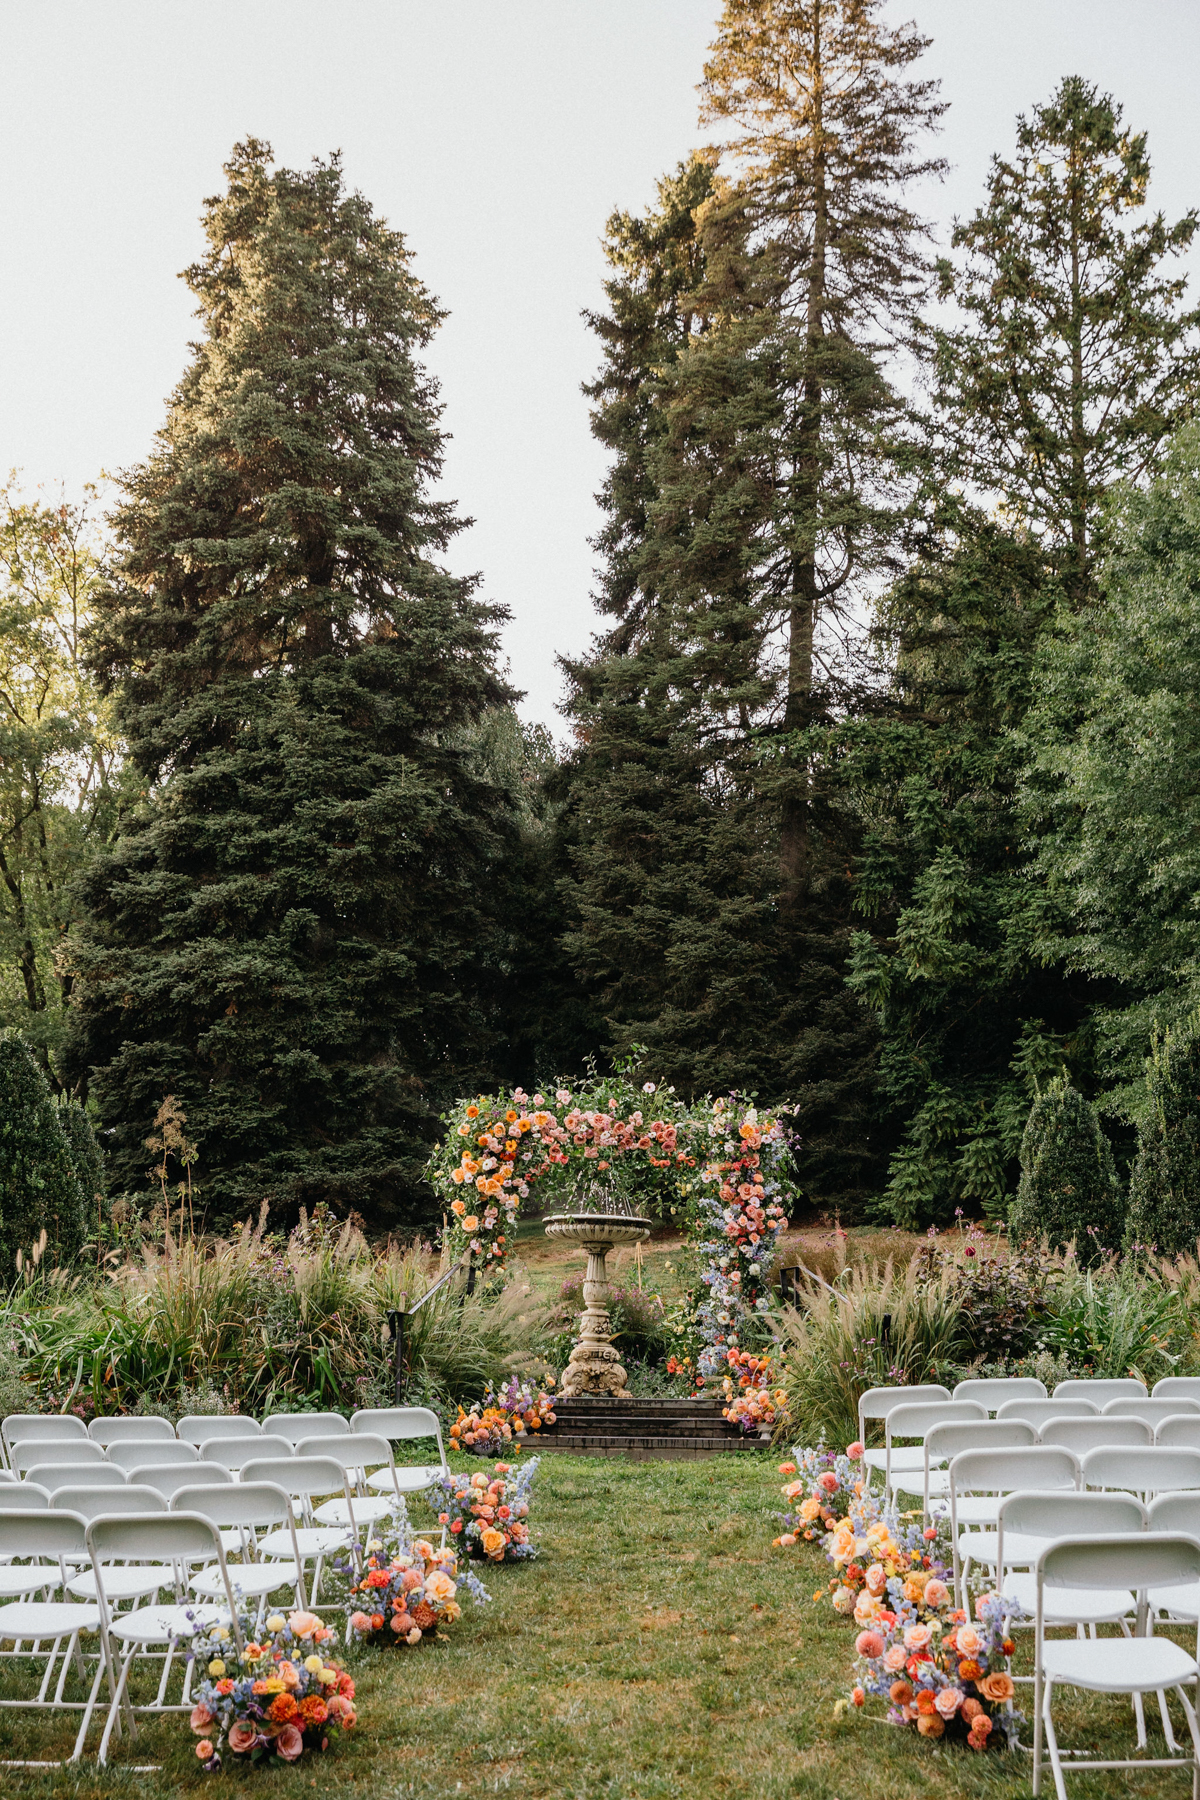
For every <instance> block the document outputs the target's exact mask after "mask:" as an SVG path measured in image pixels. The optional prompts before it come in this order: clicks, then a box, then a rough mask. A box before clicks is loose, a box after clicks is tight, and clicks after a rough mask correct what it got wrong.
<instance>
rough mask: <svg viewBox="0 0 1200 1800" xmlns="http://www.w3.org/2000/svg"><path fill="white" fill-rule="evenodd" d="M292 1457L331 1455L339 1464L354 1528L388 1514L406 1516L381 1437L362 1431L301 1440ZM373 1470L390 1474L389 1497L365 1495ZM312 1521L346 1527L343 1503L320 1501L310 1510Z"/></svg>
mask: <svg viewBox="0 0 1200 1800" xmlns="http://www.w3.org/2000/svg"><path fill="white" fill-rule="evenodd" d="M296 1455H297V1456H331V1457H332V1458H333V1460H334V1462H336V1463H340V1464H341V1466H342V1468H343V1469H344V1471H345V1474H346V1480H347V1481H348V1482H349V1484H350V1486H351V1487H352V1488H353V1489H354V1522H355V1523H356V1524H357V1525H360V1526H362V1525H374V1524H375V1523H376V1521H377V1520H379V1519H385V1518H387V1516H388V1515H389V1513H394V1514H396V1516H397V1517H398V1518H401V1519H403V1518H406V1517H407V1516H408V1509H407V1507H406V1506H405V1503H404V1495H403V1494H402V1493H401V1491H400V1484H399V1482H398V1480H397V1479H396V1461H395V1458H394V1457H393V1455H392V1446H391V1445H390V1444H389V1442H388V1440H387V1439H386V1438H385V1437H379V1436H378V1435H377V1434H374V1433H369V1432H364V1431H346V1432H339V1433H338V1434H337V1435H336V1436H334V1437H310V1438H301V1440H300V1442H299V1443H298V1444H297V1445H296ZM376 1471H379V1472H380V1473H383V1472H385V1471H387V1472H389V1473H390V1474H391V1476H392V1491H391V1493H390V1494H388V1493H382V1494H368V1493H367V1491H366V1484H367V1482H368V1481H369V1480H370V1477H371V1474H373V1473H375V1472H376ZM313 1518H314V1519H315V1520H316V1521H317V1523H318V1524H320V1525H349V1524H350V1522H351V1520H350V1511H349V1507H348V1505H347V1503H346V1501H345V1500H326V1501H324V1502H323V1503H322V1504H321V1505H320V1506H318V1507H315V1508H314V1509H313Z"/></svg>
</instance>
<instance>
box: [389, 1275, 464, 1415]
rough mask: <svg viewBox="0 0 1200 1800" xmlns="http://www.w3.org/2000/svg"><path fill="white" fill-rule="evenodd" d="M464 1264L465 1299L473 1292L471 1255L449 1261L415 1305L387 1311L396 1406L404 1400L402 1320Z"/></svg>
mask: <svg viewBox="0 0 1200 1800" xmlns="http://www.w3.org/2000/svg"><path fill="white" fill-rule="evenodd" d="M464 1266H465V1267H466V1271H467V1285H466V1288H465V1290H464V1293H463V1298H464V1299H465V1298H466V1295H467V1294H473V1293H474V1292H475V1258H474V1257H473V1256H460V1257H459V1259H458V1261H457V1262H456V1263H451V1265H450V1267H449V1268H448V1269H447V1270H446V1272H445V1274H443V1275H439V1276H438V1278H437V1280H436V1281H435V1282H434V1284H433V1286H432V1287H428V1288H426V1289H425V1292H424V1293H423V1294H422V1295H421V1298H420V1299H419V1300H418V1301H417V1303H416V1305H415V1306H395V1307H392V1309H391V1310H390V1311H389V1313H388V1316H387V1322H388V1331H389V1333H390V1335H391V1338H392V1342H393V1343H394V1344H395V1346H396V1349H395V1361H394V1368H395V1378H394V1391H395V1396H396V1405H397V1406H401V1405H402V1404H403V1401H404V1382H405V1374H404V1321H405V1320H406V1319H411V1318H413V1317H414V1316H415V1315H416V1314H417V1313H419V1312H420V1310H421V1308H422V1307H423V1306H424V1304H425V1302H426V1301H427V1300H432V1299H433V1296H434V1295H435V1294H436V1293H437V1292H438V1290H439V1288H444V1287H445V1285H446V1283H447V1282H448V1281H449V1280H450V1277H451V1276H452V1275H457V1274H458V1272H459V1270H460V1269H461V1268H463V1267H464Z"/></svg>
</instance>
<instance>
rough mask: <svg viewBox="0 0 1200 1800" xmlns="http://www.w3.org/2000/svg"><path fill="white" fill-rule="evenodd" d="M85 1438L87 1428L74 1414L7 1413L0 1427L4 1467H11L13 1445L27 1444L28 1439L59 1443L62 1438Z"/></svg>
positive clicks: (0, 1443)
mask: <svg viewBox="0 0 1200 1800" xmlns="http://www.w3.org/2000/svg"><path fill="white" fill-rule="evenodd" d="M86 1436H87V1426H86V1425H85V1424H84V1422H83V1420H82V1419H78V1418H76V1416H75V1414H74V1413H9V1415H8V1417H7V1418H6V1419H5V1421H4V1423H3V1425H0V1445H2V1446H3V1450H4V1463H5V1467H6V1468H11V1467H12V1448H13V1445H14V1444H20V1443H28V1442H29V1440H30V1438H37V1437H40V1438H50V1439H52V1440H54V1441H56V1442H58V1443H61V1442H62V1441H63V1439H64V1438H70V1437H82V1438H85V1437H86Z"/></svg>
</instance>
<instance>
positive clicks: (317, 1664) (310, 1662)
mask: <svg viewBox="0 0 1200 1800" xmlns="http://www.w3.org/2000/svg"><path fill="white" fill-rule="evenodd" d="M304 1666H305V1668H306V1669H307V1670H308V1672H309V1674H310V1675H315V1674H316V1672H317V1670H318V1669H323V1668H324V1667H325V1664H324V1663H323V1662H322V1661H321V1658H320V1657H319V1656H306V1657H305V1659H304Z"/></svg>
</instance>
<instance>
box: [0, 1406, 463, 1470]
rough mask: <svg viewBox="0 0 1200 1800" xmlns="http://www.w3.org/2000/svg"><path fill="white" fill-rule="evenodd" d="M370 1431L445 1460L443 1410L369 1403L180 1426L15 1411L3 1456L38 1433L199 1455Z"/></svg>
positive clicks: (2, 1439) (1, 1430)
mask: <svg viewBox="0 0 1200 1800" xmlns="http://www.w3.org/2000/svg"><path fill="white" fill-rule="evenodd" d="M364 1433H365V1434H367V1435H369V1436H377V1435H379V1434H380V1433H382V1434H383V1435H384V1436H385V1437H387V1438H388V1439H389V1440H391V1441H393V1442H400V1441H402V1440H406V1439H410V1440H411V1439H419V1438H433V1439H434V1440H435V1441H436V1443H437V1446H438V1461H439V1463H441V1464H444V1463H445V1460H446V1459H445V1449H444V1446H443V1443H442V1431H441V1425H440V1424H439V1422H438V1417H437V1414H436V1413H434V1412H431V1411H430V1410H429V1408H428V1407H423V1406H389V1407H364V1408H361V1409H360V1410H359V1411H357V1412H355V1413H353V1414H352V1415H351V1416H350V1418H349V1419H347V1418H345V1417H344V1416H343V1415H342V1414H341V1413H332V1412H326V1413H314V1412H301V1413H287V1412H281V1413H270V1414H268V1416H267V1417H266V1418H265V1419H263V1420H261V1421H260V1420H258V1419H250V1418H245V1417H243V1416H242V1415H241V1414H240V1413H228V1414H219V1415H209V1414H204V1415H194V1416H189V1417H186V1418H182V1419H180V1421H179V1424H178V1426H173V1425H172V1424H171V1422H170V1420H169V1419H160V1418H154V1417H146V1418H138V1417H120V1418H102V1419H93V1420H92V1422H91V1424H90V1425H85V1424H84V1423H83V1420H82V1419H80V1418H77V1417H76V1416H75V1415H74V1414H71V1413H67V1414H62V1413H10V1414H9V1416H8V1417H7V1418H6V1419H5V1420H4V1421H3V1424H2V1425H0V1461H2V1462H3V1464H4V1466H5V1467H10V1466H11V1462H10V1458H11V1453H12V1450H13V1448H14V1446H15V1445H17V1444H18V1443H27V1442H29V1441H30V1440H31V1439H34V1438H37V1437H43V1438H50V1439H66V1438H76V1439H86V1440H87V1441H88V1442H89V1443H92V1444H95V1445H99V1446H100V1447H101V1448H103V1449H108V1448H111V1447H115V1446H119V1445H125V1444H136V1443H155V1444H160V1445H163V1446H165V1445H167V1444H171V1445H174V1446H180V1445H182V1446H190V1447H191V1448H193V1449H195V1450H196V1451H197V1453H198V1454H199V1453H200V1452H201V1451H202V1450H203V1447H204V1446H206V1445H207V1444H209V1443H211V1442H213V1441H221V1442H223V1443H228V1442H232V1441H233V1440H234V1439H236V1438H255V1437H269V1438H280V1439H283V1440H284V1441H285V1442H287V1443H290V1444H293V1445H295V1444H299V1443H300V1442H301V1441H302V1440H303V1439H305V1438H312V1437H338V1436H351V1437H352V1436H355V1435H359V1434H364Z"/></svg>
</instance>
